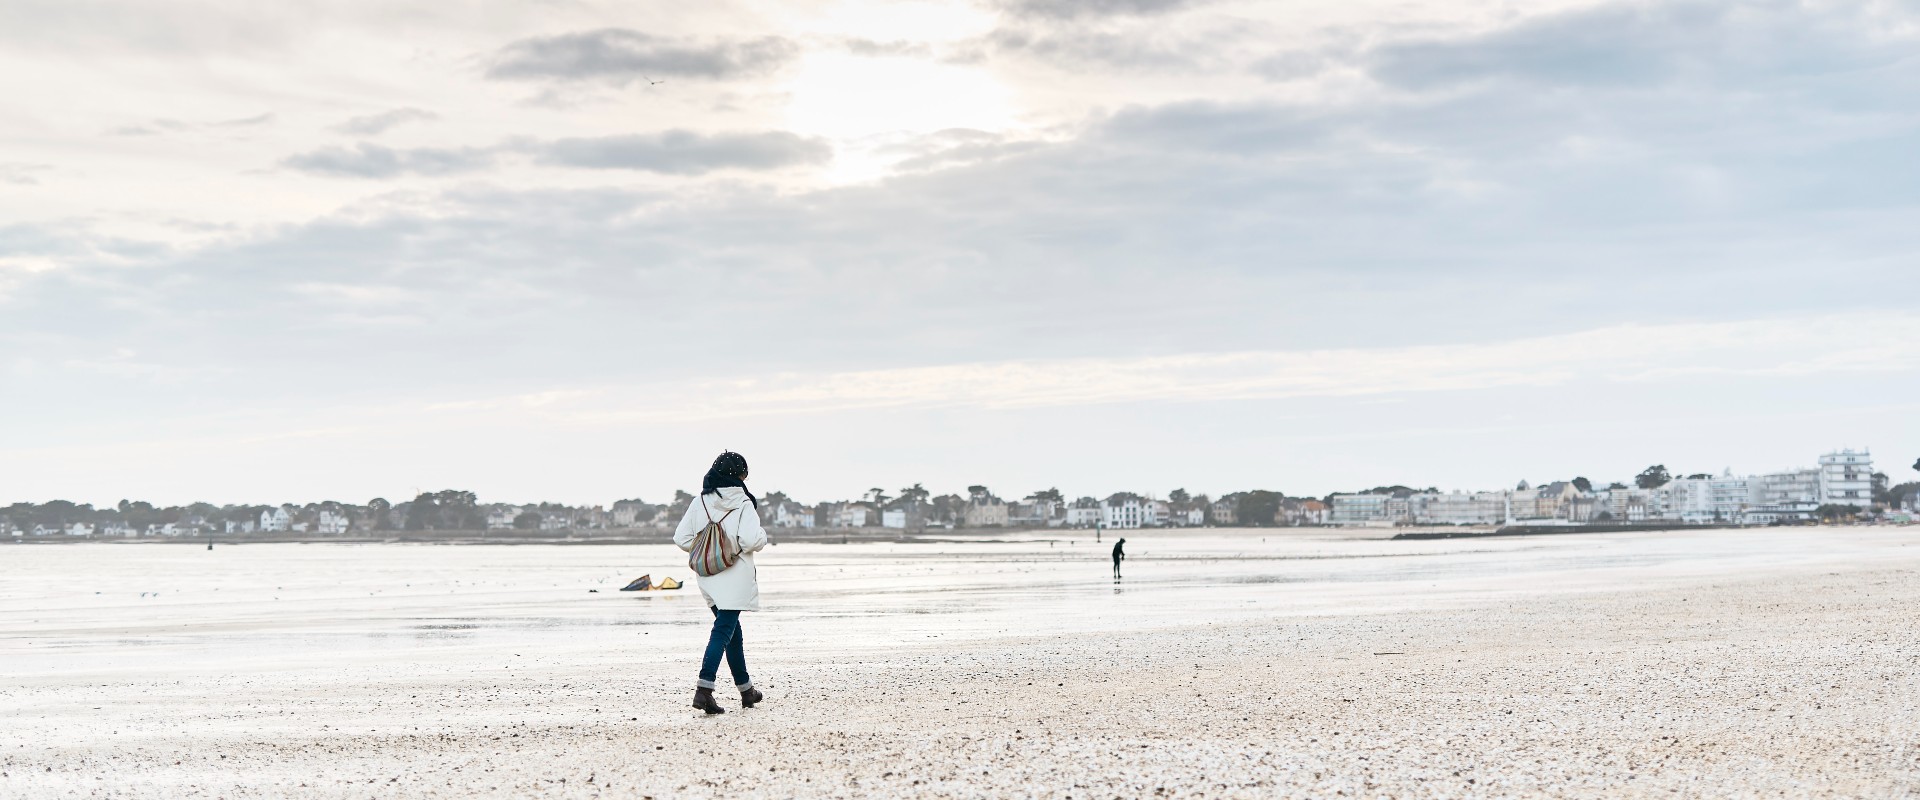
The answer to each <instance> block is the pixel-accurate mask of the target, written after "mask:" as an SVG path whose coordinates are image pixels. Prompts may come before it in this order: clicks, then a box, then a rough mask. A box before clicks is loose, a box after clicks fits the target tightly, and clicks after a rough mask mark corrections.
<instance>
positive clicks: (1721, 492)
mask: <svg viewBox="0 0 1920 800" xmlns="http://www.w3.org/2000/svg"><path fill="white" fill-rule="evenodd" d="M1756 488H1758V487H1757V485H1756V483H1755V482H1754V480H1753V479H1752V478H1748V477H1738V478H1736V477H1734V476H1733V475H1732V474H1731V473H1728V474H1725V475H1721V476H1720V477H1718V478H1714V479H1713V481H1712V482H1711V483H1710V484H1709V488H1708V491H1709V492H1711V493H1712V496H1713V516H1714V518H1715V519H1718V520H1720V521H1721V522H1740V521H1742V520H1744V519H1745V518H1746V515H1747V509H1749V508H1752V507H1754V506H1756V505H1758V504H1759V503H1758V501H1756V500H1755V499H1754V490H1755V489H1756Z"/></svg>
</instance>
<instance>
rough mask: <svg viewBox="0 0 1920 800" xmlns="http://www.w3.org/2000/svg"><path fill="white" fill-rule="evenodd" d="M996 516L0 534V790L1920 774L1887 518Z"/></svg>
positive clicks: (1258, 788) (1850, 782) (1006, 788)
mask: <svg viewBox="0 0 1920 800" xmlns="http://www.w3.org/2000/svg"><path fill="white" fill-rule="evenodd" d="M1009 538H1013V539H1018V540H1013V541H981V542H955V543H942V544H910V545H907V544H903V545H883V544H867V545H845V546H841V545H827V544H788V545H783V546H777V547H775V548H773V549H772V550H771V551H769V552H768V553H767V554H765V555H764V556H763V557H762V558H761V564H762V574H763V579H764V585H763V593H764V595H765V599H766V601H767V605H768V609H769V610H768V611H767V612H764V613H760V614H752V615H748V617H747V622H746V626H747V627H746V637H747V648H748V656H749V660H750V662H751V664H752V666H753V668H754V673H755V677H756V680H757V682H758V683H760V684H761V685H762V686H763V688H764V689H765V691H766V692H767V694H768V697H769V700H768V703H767V704H766V705H764V706H762V707H759V708H755V709H751V710H746V711H744V712H742V711H740V710H739V709H738V703H737V698H734V697H731V696H724V700H725V703H726V705H728V706H729V707H730V708H733V709H734V713H729V714H726V715H723V716H720V717H715V718H704V717H701V716H698V715H697V714H696V712H694V711H693V710H692V709H690V708H687V707H686V702H687V699H688V697H689V696H690V695H691V687H692V682H693V672H694V669H695V664H694V660H695V659H696V658H697V656H698V652H699V647H700V645H701V644H702V643H703V641H704V636H705V628H704V626H705V622H706V619H707V618H708V616H707V614H706V612H705V609H704V608H703V607H702V606H701V604H700V601H699V596H698V594H697V593H693V592H691V591H682V592H679V593H649V594H646V595H641V596H636V595H633V594H622V593H620V592H617V591H615V590H616V589H618V588H619V587H620V586H621V585H624V584H625V583H626V581H627V580H629V579H631V578H632V577H635V576H637V575H638V574H639V573H642V572H651V573H652V574H653V575H654V576H655V577H656V578H657V577H660V576H662V575H674V576H676V577H680V578H683V579H684V578H686V577H688V576H687V575H686V570H685V569H684V568H683V567H682V568H679V569H675V568H674V567H675V565H676V564H678V563H679V562H680V558H679V557H678V553H677V552H676V551H672V550H671V549H670V548H665V547H559V546H554V547H548V546H526V547H431V546H419V547H411V546H394V545H385V546H382V545H367V546H330V545H253V546H231V547H222V548H220V549H216V550H215V551H213V552H211V553H209V552H206V551H205V550H203V549H197V548H194V547H190V546H179V545H106V544H97V545H63V546H40V545H18V546H7V545H0V720H4V723H5V724H4V725H0V797H87V796H165V797H175V796H203V797H226V798H234V797H283V796H313V797H369V796H372V797H396V796H398V797H413V796H422V797H428V796H431V797H469V796H499V797H525V796H562V797H575V796H577V797H593V796H605V797H644V796H653V797H661V798H665V797H703V796H711V797H756V796H765V797H786V796H796V795H797V796H928V797H973V796H1019V797H1025V796H1034V797H1060V798H1066V797H1083V798H1105V797H1143V796H1144V797H1156V796H1188V797H1199V796H1207V797H1231V796H1246V797H1273V796H1313V797H1324V796H1340V795H1342V794H1344V795H1345V796H1349V797H1354V796H1366V797H1464V796H1533V795H1537V796H1587V797H1595V796H1640V795H1659V796H1726V795H1734V796H1746V795H1763V794H1764V795H1769V796H1836V797H1857V796H1904V795H1909V794H1912V793H1915V792H1920V644H1916V638H1915V636H1914V635H1913V631H1914V630H1915V629H1916V628H1920V602H1917V601H1920V529H1916V528H1906V529H1868V528H1848V529H1794V530H1769V531H1716V532H1689V533H1670V534H1613V535H1594V536H1563V537H1544V538H1527V539H1498V540H1450V541H1436V542H1387V541H1380V540H1377V539H1373V538H1357V537H1353V536H1347V535H1342V534H1337V533H1331V532H1328V533H1305V534H1301V533H1289V534H1281V535H1272V534H1269V535H1267V536H1265V537H1264V539H1263V537H1262V536H1261V535H1260V534H1258V533H1236V534H1234V535H1230V536H1223V535H1215V534H1213V533H1197V534H1196V533H1166V534H1157V533H1152V532H1139V533H1138V534H1130V535H1129V536H1128V540H1129V541H1128V549H1129V550H1130V551H1132V552H1133V553H1134V559H1133V560H1131V561H1129V562H1128V569H1127V575H1128V577H1127V579H1126V581H1125V582H1123V583H1121V584H1118V585H1116V584H1114V583H1113V582H1112V581H1111V580H1109V578H1108V574H1109V573H1108V565H1107V563H1106V561H1105V552H1106V546H1107V543H1101V544H1100V545H1095V544H1094V543H1093V542H1091V541H1087V540H1085V538H1084V537H1082V538H1081V539H1080V540H1078V541H1067V540H1061V541H1053V542H1049V541H1045V540H1043V539H1034V538H1031V537H1027V538H1021V537H1009ZM1110 541H1111V540H1110V539H1109V542H1110ZM591 589H598V590H599V591H598V592H590V591H589V590H591ZM143 593H144V594H145V596H142V594H143Z"/></svg>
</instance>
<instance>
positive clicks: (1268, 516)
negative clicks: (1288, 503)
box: [1234, 489, 1285, 526]
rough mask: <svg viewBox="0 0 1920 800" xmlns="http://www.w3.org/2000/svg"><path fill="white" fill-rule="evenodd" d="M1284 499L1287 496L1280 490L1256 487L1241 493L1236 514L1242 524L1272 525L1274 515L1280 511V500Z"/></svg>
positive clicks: (1235, 510)
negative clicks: (1266, 489) (1283, 495)
mask: <svg viewBox="0 0 1920 800" xmlns="http://www.w3.org/2000/svg"><path fill="white" fill-rule="evenodd" d="M1283 499H1285V498H1283V497H1282V496H1281V494H1280V493H1279V492H1269V491H1265V490H1262V489H1255V490H1253V491H1251V492H1247V493H1246V494H1243V495H1240V503H1239V505H1238V507H1237V508H1235V509H1234V515H1235V516H1236V517H1238V518H1239V521H1240V524H1242V525H1261V526H1266V525H1272V524H1273V520H1274V515H1276V514H1278V513H1279V512H1280V501H1281V500H1283Z"/></svg>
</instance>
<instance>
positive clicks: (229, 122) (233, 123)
mask: <svg viewBox="0 0 1920 800" xmlns="http://www.w3.org/2000/svg"><path fill="white" fill-rule="evenodd" d="M272 121H273V114H272V113H271V112H269V113H266V114H255V115H253V116H251V117H240V118H237V119H226V120H220V121H219V122H211V123H208V124H209V125H212V126H213V127H217V128H251V127H253V126H256V125H265V124H267V123H269V122H272Z"/></svg>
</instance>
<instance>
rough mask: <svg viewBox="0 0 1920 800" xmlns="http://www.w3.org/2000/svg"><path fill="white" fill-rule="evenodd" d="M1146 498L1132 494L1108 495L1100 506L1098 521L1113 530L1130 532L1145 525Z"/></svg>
mask: <svg viewBox="0 0 1920 800" xmlns="http://www.w3.org/2000/svg"><path fill="white" fill-rule="evenodd" d="M1146 503H1147V501H1146V498H1143V497H1141V496H1140V495H1137V494H1134V493H1132V492H1116V493H1114V494H1112V495H1108V496H1107V499H1106V500H1104V501H1102V502H1101V504H1100V521H1101V523H1102V524H1104V525H1106V526H1107V527H1108V528H1112V529H1115V530H1132V529H1134V528H1138V527H1141V526H1143V525H1146V524H1147V517H1148V513H1149V512H1148V510H1147V505H1146Z"/></svg>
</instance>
